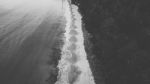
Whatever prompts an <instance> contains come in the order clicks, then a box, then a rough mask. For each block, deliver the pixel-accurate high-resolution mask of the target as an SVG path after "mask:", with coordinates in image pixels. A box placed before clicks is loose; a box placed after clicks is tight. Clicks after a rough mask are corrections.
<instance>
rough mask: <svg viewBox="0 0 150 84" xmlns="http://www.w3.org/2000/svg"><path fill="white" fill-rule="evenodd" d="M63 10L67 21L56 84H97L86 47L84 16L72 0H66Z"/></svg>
mask: <svg viewBox="0 0 150 84" xmlns="http://www.w3.org/2000/svg"><path fill="white" fill-rule="evenodd" d="M63 8H64V17H65V20H66V25H65V33H64V39H63V41H64V45H63V47H62V52H61V59H60V60H59V64H58V68H59V75H58V81H57V82H56V83H55V84H95V81H94V77H93V74H92V71H91V69H90V66H89V62H88V60H87V54H86V52H85V47H84V36H83V31H82V16H81V14H80V13H79V11H78V7H77V6H76V5H73V4H71V1H70V0H69V1H68V0H64V2H63Z"/></svg>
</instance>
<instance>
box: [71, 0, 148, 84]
mask: <svg viewBox="0 0 150 84" xmlns="http://www.w3.org/2000/svg"><path fill="white" fill-rule="evenodd" d="M73 3H74V4H77V5H78V6H79V8H80V12H81V14H82V15H83V21H84V24H85V29H86V30H87V31H88V32H89V33H90V34H91V38H89V40H90V42H89V41H86V45H88V48H89V45H91V48H90V49H86V50H87V51H91V52H90V53H88V54H89V61H90V63H91V67H92V70H93V74H94V76H95V80H96V84H103V83H104V84H150V53H149V52H150V44H149V43H150V6H149V4H150V2H149V0H73Z"/></svg>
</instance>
